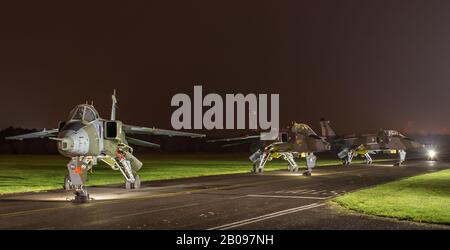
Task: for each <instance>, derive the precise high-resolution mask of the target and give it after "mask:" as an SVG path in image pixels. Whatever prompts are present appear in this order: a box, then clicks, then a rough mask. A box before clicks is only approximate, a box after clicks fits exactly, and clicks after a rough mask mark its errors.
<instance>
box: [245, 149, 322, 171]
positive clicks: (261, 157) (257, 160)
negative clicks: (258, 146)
mask: <svg viewBox="0 0 450 250" xmlns="http://www.w3.org/2000/svg"><path fill="white" fill-rule="evenodd" d="M274 155H275V156H274ZM280 156H281V157H282V158H283V159H284V160H285V161H287V162H288V171H289V172H298V171H299V166H298V165H297V163H296V162H295V160H294V154H293V153H289V152H285V153H271V152H268V151H265V152H263V151H262V150H258V151H256V152H255V153H253V154H252V155H251V156H250V157H249V159H250V160H251V161H252V162H253V172H254V173H263V172H264V166H265V165H266V163H267V162H268V161H271V160H272V159H273V157H275V158H278V157H280ZM305 158H306V166H307V170H306V171H305V172H303V175H305V176H311V172H312V169H313V168H314V167H315V165H316V160H317V157H316V156H315V155H314V154H313V153H306V156H305Z"/></svg>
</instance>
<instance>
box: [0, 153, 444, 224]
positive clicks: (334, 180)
mask: <svg viewBox="0 0 450 250" xmlns="http://www.w3.org/2000/svg"><path fill="white" fill-rule="evenodd" d="M445 168H450V163H443V162H429V161H408V162H407V163H406V164H405V165H404V166H401V167H394V166H392V164H391V163H389V162H386V163H383V164H373V165H370V166H367V165H351V166H330V167H317V168H315V169H314V172H313V176H311V177H306V176H302V175H301V173H289V172H287V171H272V172H265V173H262V174H252V173H248V174H234V175H221V176H208V177H197V178H189V179H179V180H167V181H153V182H146V183H143V184H142V188H141V189H139V190H125V189H124V188H123V187H122V186H119V185H116V186H101V187H90V188H89V191H90V193H91V197H92V198H93V199H94V200H93V201H91V202H90V203H87V204H74V203H72V202H71V201H70V199H71V198H72V196H73V195H72V193H71V192H68V191H63V190H55V191H48V192H41V193H27V194H18V195H4V196H1V197H0V229H217V230H219V229H220V230H227V229H433V228H434V229H450V227H448V226H442V225H431V224H420V223H411V222H404V221H397V220H394V219H386V218H377V217H373V216H366V215H360V214H356V213H352V212H349V211H344V210H343V209H339V208H336V207H334V206H333V205H331V204H329V203H328V201H329V200H330V199H332V198H333V197H336V196H338V195H341V194H344V193H346V192H350V191H353V190H357V189H360V188H365V187H370V186H373V185H377V184H381V183H386V182H390V181H394V180H398V179H401V178H405V177H409V176H414V175H418V174H423V173H428V172H433V171H438V170H441V169H445Z"/></svg>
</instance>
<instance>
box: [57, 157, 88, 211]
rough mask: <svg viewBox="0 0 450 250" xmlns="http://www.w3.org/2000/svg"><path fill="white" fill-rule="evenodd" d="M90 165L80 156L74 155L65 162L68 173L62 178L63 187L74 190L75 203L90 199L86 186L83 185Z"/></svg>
mask: <svg viewBox="0 0 450 250" xmlns="http://www.w3.org/2000/svg"><path fill="white" fill-rule="evenodd" d="M90 167H92V166H90V164H89V162H88V163H86V161H83V158H81V157H80V158H78V157H74V158H72V160H71V161H70V162H69V164H67V169H68V170H69V174H68V175H66V177H65V178H64V189H66V190H74V194H75V198H74V200H73V202H75V203H85V202H89V200H90V198H89V193H88V191H87V188H86V187H85V186H84V184H85V183H86V180H87V172H88V171H89V169H90Z"/></svg>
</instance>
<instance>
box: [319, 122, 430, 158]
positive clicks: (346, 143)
mask: <svg viewBox="0 0 450 250" xmlns="http://www.w3.org/2000/svg"><path fill="white" fill-rule="evenodd" d="M320 126H321V128H322V136H323V137H324V138H326V140H327V141H328V142H329V143H330V144H331V151H332V152H334V153H335V154H336V155H337V157H338V158H339V159H341V160H342V163H343V164H344V165H349V164H350V163H351V162H352V159H353V157H355V156H358V155H361V156H364V157H365V161H366V163H367V164H371V163H372V157H370V154H374V153H376V152H381V151H383V152H389V153H398V155H399V159H398V162H396V163H395V165H397V166H399V165H401V164H402V163H403V162H404V161H405V158H406V150H411V149H420V148H423V147H424V146H423V145H422V144H420V143H419V142H416V141H414V140H412V139H411V138H408V137H406V136H404V135H402V134H401V133H399V132H398V131H395V130H384V129H381V130H380V131H379V132H378V133H377V134H366V135H351V136H337V135H336V133H335V132H334V130H333V129H332V128H331V126H330V121H327V120H325V119H321V120H320ZM433 157H434V156H433Z"/></svg>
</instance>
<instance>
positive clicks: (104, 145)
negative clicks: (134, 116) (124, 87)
mask: <svg viewBox="0 0 450 250" xmlns="http://www.w3.org/2000/svg"><path fill="white" fill-rule="evenodd" d="M116 108H117V99H116V93H115V91H114V94H113V95H112V108H111V119H110V120H106V119H102V118H100V116H99V114H98V112H97V111H96V110H95V108H94V106H92V105H88V104H80V105H77V106H76V107H75V108H74V109H73V110H72V112H71V113H70V115H69V118H68V120H67V121H64V122H60V123H59V127H58V128H57V129H51V130H43V131H40V132H35V133H29V134H24V135H17V136H12V137H7V138H6V139H9V140H22V139H30V138H45V137H47V138H49V139H52V140H56V141H57V146H58V151H59V153H60V154H62V155H63V156H67V157H70V158H71V161H70V162H69V164H68V165H67V169H68V170H69V174H68V175H67V176H66V177H65V179H64V187H65V189H67V190H74V193H75V201H77V202H86V201H88V200H89V194H88V191H87V189H86V186H85V184H86V180H87V173H88V171H89V170H91V169H92V167H93V166H94V165H96V164H97V163H98V161H99V160H100V161H103V162H104V163H106V164H108V165H109V166H110V167H111V168H112V169H113V170H119V171H120V172H121V174H122V175H123V177H124V178H125V187H126V188H127V189H134V188H139V187H140V178H139V175H137V171H139V169H141V167H142V162H141V161H139V160H138V159H137V158H136V157H135V156H134V155H133V148H132V147H130V146H129V144H133V145H137V146H144V147H159V145H158V144H154V143H151V142H147V141H143V140H139V139H135V138H131V137H128V135H129V134H149V135H167V136H188V137H203V136H204V135H200V134H194V133H185V132H179V131H171V130H163V129H157V128H146V127H138V126H132V125H126V124H123V123H122V122H121V121H118V120H116Z"/></svg>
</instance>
